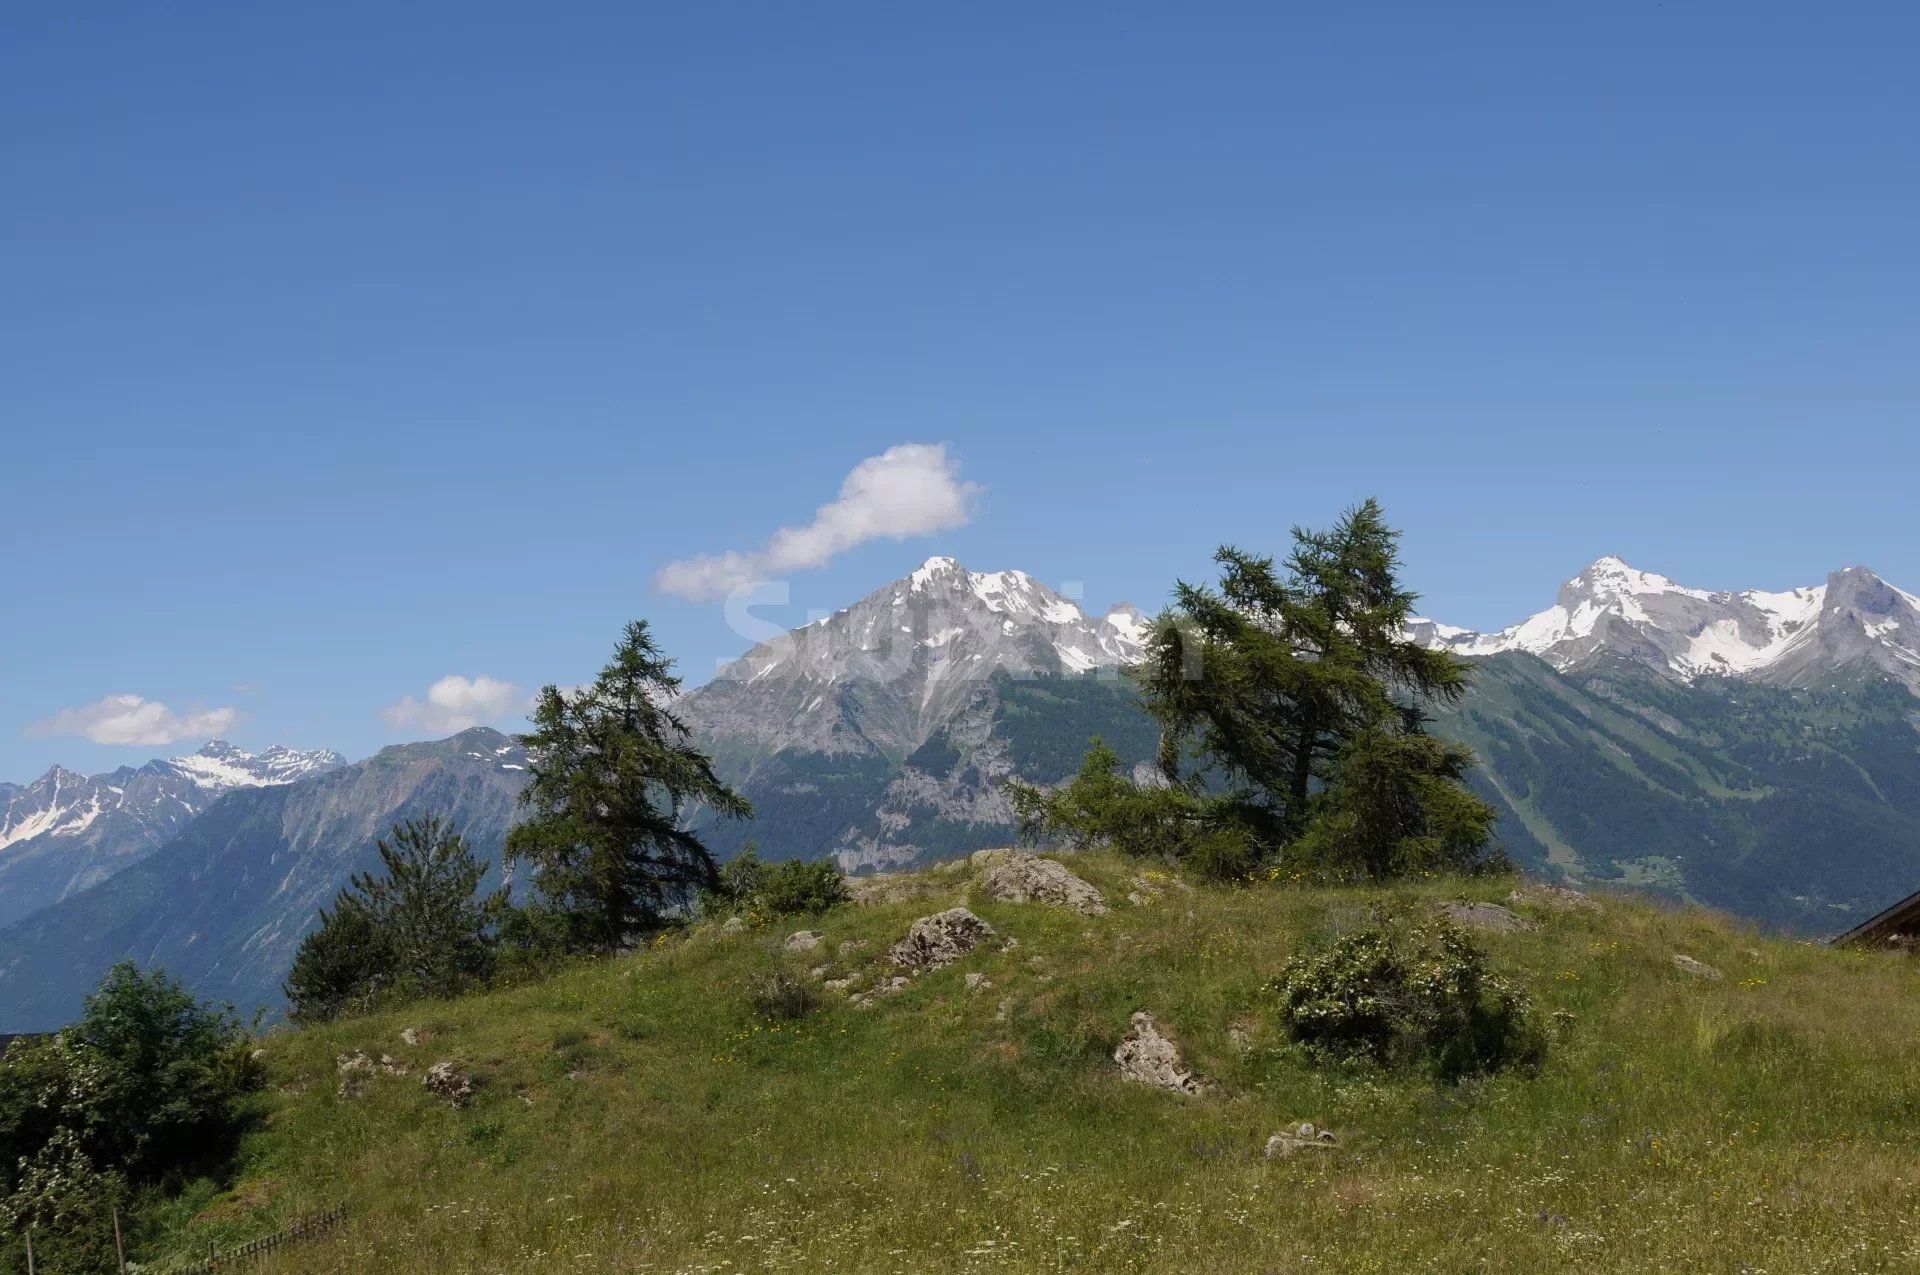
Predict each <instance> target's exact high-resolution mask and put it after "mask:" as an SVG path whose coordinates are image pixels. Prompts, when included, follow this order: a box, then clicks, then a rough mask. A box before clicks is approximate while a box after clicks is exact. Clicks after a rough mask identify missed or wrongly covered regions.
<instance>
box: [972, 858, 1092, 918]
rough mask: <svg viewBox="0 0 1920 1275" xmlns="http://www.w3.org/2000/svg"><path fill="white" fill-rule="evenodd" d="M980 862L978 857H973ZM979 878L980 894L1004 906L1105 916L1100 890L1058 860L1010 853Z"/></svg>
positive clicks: (993, 862)
mask: <svg viewBox="0 0 1920 1275" xmlns="http://www.w3.org/2000/svg"><path fill="white" fill-rule="evenodd" d="M975 861H976V862H978V861H979V856H978V855H976V856H975ZM990 864H991V866H989V867H988V868H987V873H986V875H985V876H984V877H982V878H981V879H980V893H982V894H983V895H985V896H986V897H987V898H989V899H999V900H1001V901H1003V902H1006V903H1050V904H1053V905H1054V906H1056V907H1063V908H1072V909H1073V910H1074V911H1075V912H1081V913H1084V914H1086V915H1087V916H1105V915H1106V912H1107V901H1106V900H1105V899H1103V898H1101V897H1100V891H1098V890H1096V889H1094V888H1093V886H1092V885H1090V884H1088V883H1087V882H1086V881H1084V880H1082V879H1081V878H1080V877H1078V876H1076V875H1074V873H1073V872H1072V871H1070V870H1069V869H1068V868H1067V865H1065V864H1064V863H1061V862H1060V861H1059V860H1057V859H1042V858H1040V857H1039V856H1038V855H1034V854H1029V853H1028V852H1026V851H1024V850H1010V851H1005V852H1003V853H1002V857H1000V858H998V859H997V860H992V861H990Z"/></svg>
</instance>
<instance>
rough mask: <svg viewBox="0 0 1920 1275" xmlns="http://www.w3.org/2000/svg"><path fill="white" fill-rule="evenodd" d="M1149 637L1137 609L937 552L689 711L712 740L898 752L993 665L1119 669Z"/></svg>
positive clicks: (740, 668) (690, 701) (739, 673)
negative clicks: (1083, 599) (1086, 607)
mask: <svg viewBox="0 0 1920 1275" xmlns="http://www.w3.org/2000/svg"><path fill="white" fill-rule="evenodd" d="M1148 632H1149V625H1148V623H1147V621H1146V620H1145V619H1143V618H1142V617H1141V615H1140V613H1139V612H1138V611H1136V610H1134V608H1132V607H1131V606H1127V605H1124V604H1122V605H1120V606H1117V607H1115V608H1113V609H1112V610H1111V611H1109V612H1108V613H1107V614H1106V615H1104V616H1101V617H1099V618H1094V617H1090V616H1088V615H1087V613H1086V612H1084V611H1083V610H1081V608H1080V606H1079V605H1078V604H1077V603H1075V602H1074V601H1073V600H1072V599H1070V598H1068V597H1066V596H1065V595H1064V594H1062V593H1060V592H1058V591H1056V590H1054V589H1051V588H1049V587H1047V586H1046V585H1044V584H1042V583H1041V582H1040V581H1039V580H1037V579H1035V578H1034V577H1033V576H1030V575H1028V574H1027V573H1026V572H1024V571H969V570H967V568H966V567H964V566H962V565H961V564H960V563H959V562H958V561H957V560H955V559H953V558H950V557H944V556H942V557H934V558H928V559H927V560H926V561H925V562H923V563H922V564H921V565H920V566H919V567H917V568H916V569H914V570H913V571H912V572H911V573H909V574H908V575H906V576H904V577H902V578H901V579H899V580H896V581H894V582H893V583H892V584H889V585H886V586H884V587H882V588H879V589H876V590H874V591H873V592H872V593H870V594H868V595H867V596H866V597H865V598H862V599H861V600H860V601H859V602H856V603H854V604H853V605H852V606H850V607H847V608H845V609H844V610H841V611H837V612H835V613H834V614H833V615H831V616H827V617H825V618H823V619H820V620H815V621H813V622H811V623H809V624H807V625H806V626H804V627H802V628H799V629H795V630H793V631H792V632H790V633H785V634H782V635H780V636H779V637H777V638H774V639H772V640H771V641H768V642H763V643H761V644H760V645H759V646H756V647H755V648H754V649H753V650H751V651H748V652H747V653H746V654H745V655H744V656H742V657H741V658H740V659H738V660H736V661H735V662H734V663H733V664H731V665H729V666H727V667H726V668H723V669H722V670H720V672H719V673H718V674H717V675H716V676H715V677H714V680H713V681H712V682H710V683H708V684H707V685H706V686H704V687H701V688H700V689H698V690H696V691H693V692H691V693H690V694H689V695H688V696H687V697H686V699H685V700H684V701H683V702H682V707H683V710H684V712H685V713H686V714H687V715H688V718H689V720H690V721H692V722H693V723H694V724H695V725H696V727H697V728H699V729H700V730H702V731H703V732H704V733H706V734H708V735H709V736H721V737H727V736H731V737H737V738H742V739H751V740H753V741H755V747H756V751H758V750H760V749H763V748H764V749H766V751H773V750H775V749H778V748H780V747H799V748H806V749H814V750H819V751H826V752H846V751H853V752H868V751H880V752H886V753H893V754H899V753H902V752H907V751H911V750H912V749H913V748H916V747H918V746H919V745H920V744H921V743H924V742H925V741H926V739H927V738H928V736H929V735H930V734H931V733H932V732H933V731H934V730H936V729H938V728H939V726H940V725H941V724H942V723H943V722H944V721H945V720H946V719H948V718H949V717H951V716H952V715H953V714H954V713H955V712H957V711H958V710H959V709H960V707H961V706H962V705H963V704H964V703H965V702H966V698H967V695H968V692H969V690H970V688H972V687H973V686H975V685H977V684H978V683H979V682H980V681H981V680H983V679H985V678H988V677H991V676H992V675H993V674H995V673H997V672H1003V671H1004V672H1008V673H1013V674H1015V675H1031V674H1037V673H1038V674H1045V673H1055V674H1059V673H1067V674H1073V673H1090V672H1094V671H1097V670H1101V669H1119V668H1121V667H1124V666H1125V665H1128V664H1133V663H1136V662H1138V661H1139V660H1140V658H1141V656H1142V655H1143V654H1144V651H1145V643H1146V640H1147V636H1148ZM748 687H751V688H752V689H751V692H750V693H749V692H748V691H747V690H746V688H748ZM769 745H771V746H770V747H769Z"/></svg>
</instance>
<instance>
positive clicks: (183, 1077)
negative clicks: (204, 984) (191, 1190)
mask: <svg viewBox="0 0 1920 1275" xmlns="http://www.w3.org/2000/svg"><path fill="white" fill-rule="evenodd" d="M252 1044H253V1042H252V1040H251V1039H250V1038H249V1036H248V1034H247V1032H246V1030H245V1028H244V1027H243V1026H242V1025H241V1024H240V1022H239V1021H238V1019H237V1018H235V1016H234V1014H233V1012H232V1011H231V1010H230V1009H221V1008H216V1007H214V1006H210V1005H204V1004H201V1003H200V1002H198V1001H196V1000H194V999H193V997H192V996H191V995H190V994H188V993H187V991H186V990H185V989H184V988H183V987H182V986H181V985H180V984H179V983H178V982H177V981H175V980H174V979H171V978H169V977H167V976H166V975H165V974H163V973H160V972H158V971H154V972H151V973H144V972H142V971H141V970H139V969H138V968H136V967H135V966H134V965H133V964H132V963H131V962H124V963H122V964H120V965H116V966H115V967H114V968H113V969H111V970H109V971H108V973H107V975H106V977H105V978H104V979H103V980H102V981H101V984H100V987H99V989H98V990H97V991H95V992H94V993H93V995H91V996H89V997H88V998H87V1001H86V1006H85V1008H84V1009H83V1010H82V1012H81V1016H80V1021H79V1022H77V1023H75V1024H74V1025H73V1026H71V1027H68V1028H67V1029H66V1030H64V1031H62V1032H60V1033H58V1034H57V1035H54V1036H51V1037H47V1038H44V1039H37V1040H23V1041H16V1042H14V1044H13V1045H12V1046H11V1047H10V1048H9V1049H8V1050H7V1052H6V1054H5V1055H4V1057H0V1236H4V1237H6V1238H4V1239H0V1271H8V1272H11V1271H13V1270H15V1269H21V1270H24V1269H25V1261H24V1244H23V1243H22V1242H21V1241H20V1236H21V1234H22V1233H23V1231H24V1230H25V1228H27V1227H32V1228H33V1233H34V1247H35V1250H36V1257H37V1258H38V1261H39V1269H41V1270H44V1271H64V1270H72V1271H83V1270H84V1271H93V1270H110V1269H112V1268H113V1267H112V1264H111V1257H112V1234H113V1232H112V1209H113V1208H114V1206H115V1205H116V1204H117V1205H118V1206H119V1207H120V1208H121V1210H122V1212H123V1214H128V1216H127V1221H128V1223H129V1225H130V1226H132V1227H137V1225H138V1222H139V1218H138V1212H139V1210H140V1209H141V1208H142V1207H144V1206H145V1205H146V1204H156V1203H159V1202H161V1201H162V1199H163V1197H164V1195H165V1194H166V1193H169V1192H172V1191H176V1190H178V1189H179V1187H180V1185H181V1183H182V1182H183V1181H185V1180H186V1179H188V1178H190V1177H191V1176H193V1175H196V1174H215V1175H217V1174H219V1173H221V1172H224V1170H225V1168H226V1166H227V1164H228V1163H229V1162H230V1159H231V1156H232V1154H233V1151H234V1148H235V1146H236V1144H237V1141H238V1138H239V1136H240V1134H241V1132H242V1130H243V1128H244V1126H245V1124H246V1121H247V1113H246V1102H245V1100H246V1098H247V1095H249V1094H251V1093H252V1092H253V1091H254V1090H256V1089H258V1088H259V1087H260V1085H261V1081H262V1075H261V1071H260V1068H259V1066H258V1064H257V1063H255V1062H254V1061H253V1058H252ZM143 1202H144V1203H143Z"/></svg>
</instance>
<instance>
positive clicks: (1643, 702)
mask: <svg viewBox="0 0 1920 1275" xmlns="http://www.w3.org/2000/svg"><path fill="white" fill-rule="evenodd" d="M1439 728H1440V729H1441V730H1443V731H1445V732H1448V733H1450V734H1453V735H1455V736H1457V737H1458V738H1460V739H1461V740H1463V741H1464V742H1466V743H1468V744H1470V745H1471V746H1472V747H1473V749H1474V751H1475V752H1476V753H1477V754H1478V755H1479V757H1480V761H1481V769H1480V770H1479V771H1478V772H1477V774H1476V776H1475V781H1476V786H1478V787H1480V788H1481V789H1482V791H1483V792H1484V793H1485V795H1486V796H1487V797H1488V798H1489V799H1490V800H1492V801H1494V803H1495V804H1496V806H1498V807H1499V808H1500V809H1501V810H1502V815H1503V817H1502V820H1501V824H1500V836H1501V838H1502V840H1503V841H1504V842H1505V843H1506V844H1507V846H1508V848H1509V850H1510V851H1511V852H1512V853H1513V854H1514V855H1515V857H1516V858H1518V859H1519V860H1521V861H1522V862H1527V863H1534V864H1542V865H1544V864H1547V863H1552V864H1555V865H1556V866H1558V867H1559V868H1561V869H1565V870H1568V871H1572V872H1575V873H1577V874H1579V875H1582V876H1586V877H1589V878H1591V879H1595V880H1612V881H1616V882H1621V883H1625V884H1630V885H1639V886H1646V887H1651V888H1655V889H1659V890H1662V891H1665V892H1668V893H1671V894H1674V895H1678V896H1680V897H1684V898H1689V899H1694V900H1698V901H1700V902H1703V903H1706V904H1709V905H1710V906H1713V907H1719V908H1726V909H1728V910H1730V911H1734V912H1738V913H1740V914H1741V915H1742V916H1750V917H1755V918H1757V919H1760V920H1764V921H1768V922H1770V923H1773V924H1776V925H1784V926H1789V927H1792V928H1795V929H1798V930H1801V931H1803V932H1807V933H1813V934H1831V933H1835V932H1838V931H1840V930H1844V929H1847V928H1848V927H1850V926H1851V925H1853V924H1854V923H1855V922H1858V921H1860V920H1863V919H1864V918H1866V917H1868V916H1871V915H1872V914H1873V913H1875V912H1878V911H1879V910H1880V909H1881V908H1883V907H1885V906H1886V905H1887V904H1889V903H1892V902H1894V901H1895V900H1896V899H1898V898H1900V897H1901V896H1903V895H1905V894H1906V893H1907V892H1909V891H1910V890H1912V889H1913V886H1914V881H1915V878H1916V875H1917V874H1920V702H1916V701H1915V699H1914V697H1913V695H1912V694H1911V693H1909V692H1908V691H1907V689H1906V688H1905V687H1903V686H1900V685H1897V684H1895V683H1893V682H1889V681H1886V680H1883V679H1880V678H1875V677H1861V678H1857V679H1852V680H1836V681H1835V682H1834V684H1832V685H1829V686H1825V687H1822V688H1818V689H1813V688H1800V689H1794V690H1786V689H1782V688H1780V687H1773V686H1762V685H1759V684H1757V683H1752V682H1741V681H1734V680H1731V679H1715V678H1708V679H1703V680H1701V681H1699V682H1696V683H1692V684H1685V683H1679V682H1673V681H1669V680H1667V679H1665V678H1660V677H1655V676H1653V675H1652V674H1650V673H1648V672H1647V671H1646V670H1645V669H1643V668H1640V667H1638V666H1636V665H1631V664H1628V663H1626V662H1624V661H1614V662H1611V663H1607V664H1604V665H1597V666H1595V667H1592V668H1589V669H1586V670H1583V671H1580V672H1576V673H1569V674H1558V673H1555V672H1554V671H1553V670H1552V669H1551V668H1549V667H1548V666H1547V665H1546V664H1545V663H1543V662H1542V661H1540V660H1537V659H1535V658H1533V657H1532V656H1528V655H1502V656H1496V657H1494V658H1492V659H1488V660H1484V661H1481V662H1480V664H1479V668H1478V675H1477V676H1476V678H1475V682H1474V688H1473V691H1472V693H1471V694H1470V695H1468V697H1467V698H1466V699H1465V700H1464V701H1463V702H1462V703H1461V705H1460V706H1459V707H1458V708H1457V709H1455V710H1453V711H1451V712H1449V713H1447V714H1445V715H1443V717H1442V720H1441V723H1440V727H1439Z"/></svg>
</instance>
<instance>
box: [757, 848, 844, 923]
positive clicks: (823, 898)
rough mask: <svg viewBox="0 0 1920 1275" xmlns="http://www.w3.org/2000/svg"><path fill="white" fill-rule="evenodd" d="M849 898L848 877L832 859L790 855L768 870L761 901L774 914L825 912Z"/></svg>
mask: <svg viewBox="0 0 1920 1275" xmlns="http://www.w3.org/2000/svg"><path fill="white" fill-rule="evenodd" d="M846 901H847V879H846V877H844V876H842V875H841V874H840V865H839V864H837V863H835V862H834V861H833V860H832V859H789V860H787V861H786V862H785V863H780V864H776V865H775V866H774V869H773V871H772V872H770V873H768V874H767V884H766V886H765V888H763V889H762V890H761V892H760V902H761V905H762V906H763V907H764V908H765V909H766V910H767V911H768V912H770V913H772V914H773V915H774V916H796V915H800V914H802V913H813V912H825V911H828V910H829V909H831V908H834V907H838V906H839V905H840V904H842V903H845V902H846Z"/></svg>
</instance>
